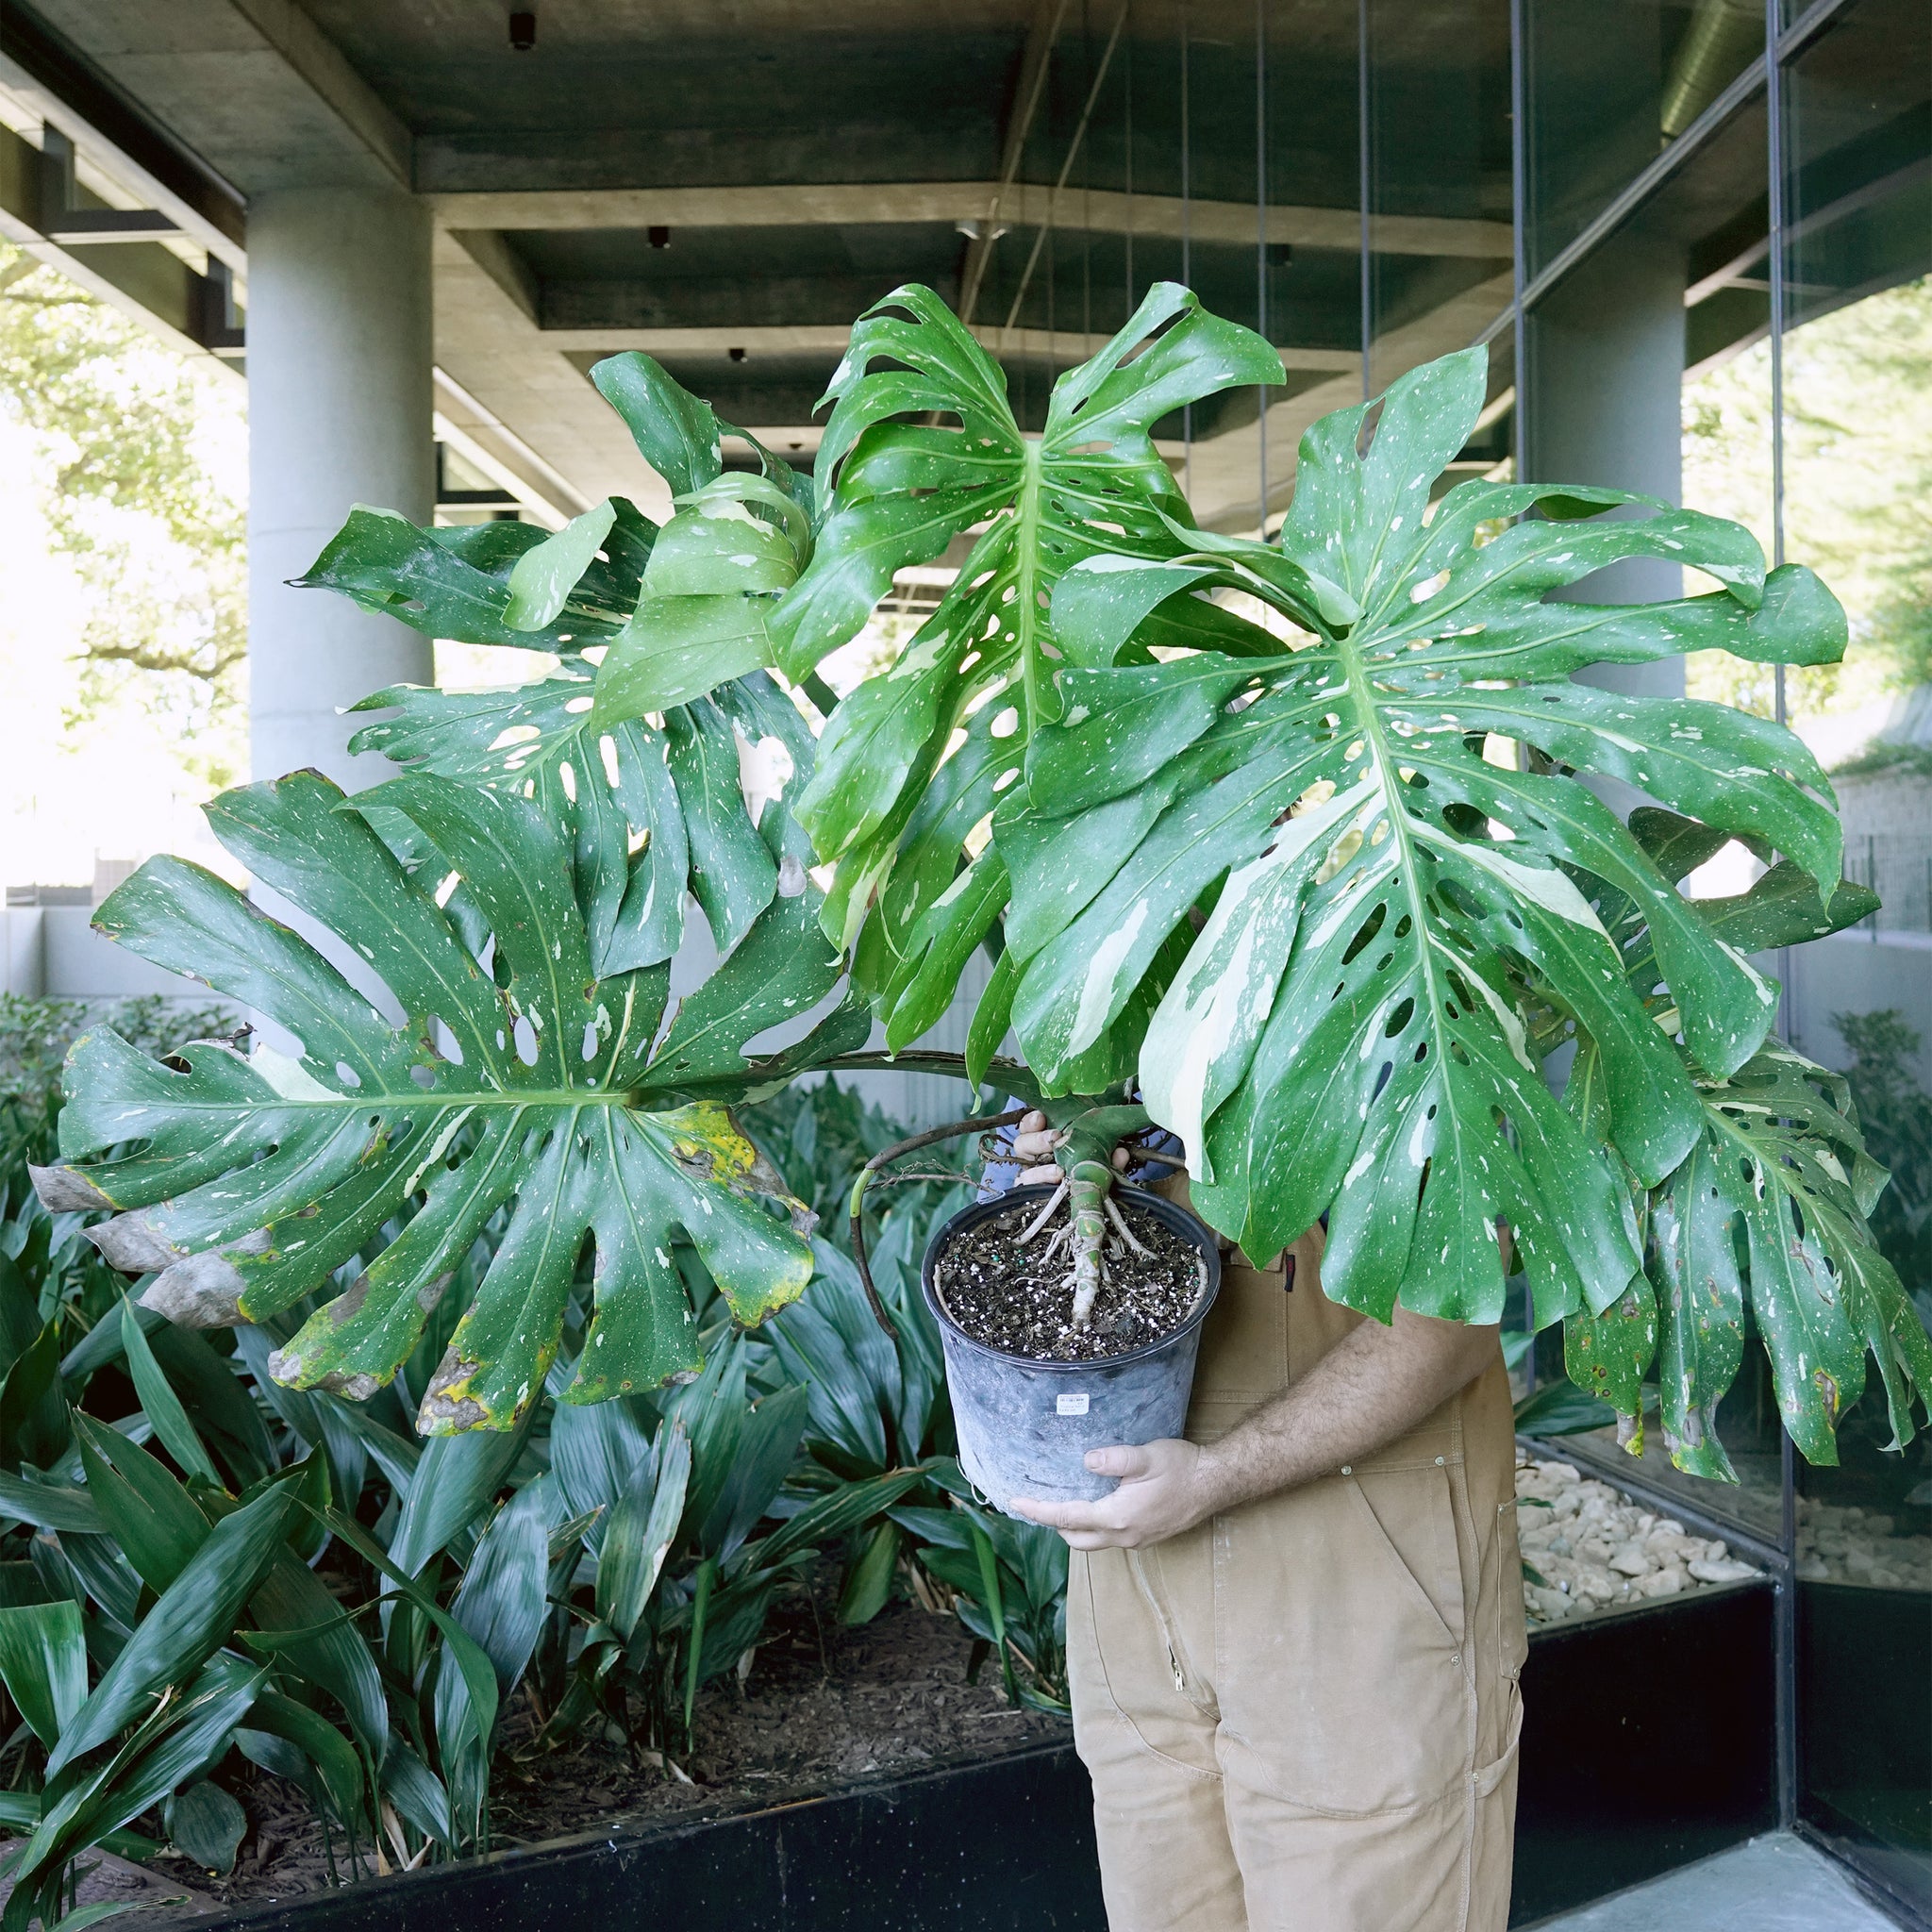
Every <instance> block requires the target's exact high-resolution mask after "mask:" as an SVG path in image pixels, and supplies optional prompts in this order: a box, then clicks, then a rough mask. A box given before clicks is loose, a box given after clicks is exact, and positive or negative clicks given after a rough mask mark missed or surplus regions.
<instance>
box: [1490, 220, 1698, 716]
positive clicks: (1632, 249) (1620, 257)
mask: <svg viewBox="0 0 1932 1932" xmlns="http://www.w3.org/2000/svg"><path fill="white" fill-rule="evenodd" d="M1527 338H1528V340H1527V342H1526V344H1525V346H1526V350H1527V358H1526V359H1527V361H1528V365H1529V368H1528V377H1529V380H1528V384H1527V391H1528V393H1527V397H1526V404H1525V413H1524V430H1525V438H1524V472H1525V474H1526V475H1527V477H1528V479H1529V480H1531V481H1532V482H1538V483H1591V484H1595V485H1596V486H1598V487H1599V488H1602V489H1611V490H1636V491H1642V492H1643V493H1644V494H1645V495H1646V496H1657V497H1661V498H1663V500H1664V501H1665V502H1666V503H1680V502H1682V500H1683V489H1684V460H1683V413H1682V412H1683V402H1682V391H1683V383H1684V246H1683V243H1682V242H1674V241H1672V240H1670V239H1669V238H1667V237H1655V236H1649V235H1645V234H1643V233H1641V232H1640V231H1637V230H1634V229H1626V230H1625V231H1624V233H1623V234H1620V235H1617V236H1613V237H1612V238H1611V239H1610V240H1609V241H1608V242H1606V243H1605V244H1604V245H1603V246H1602V247H1601V248H1599V249H1597V251H1596V252H1595V253H1594V254H1593V255H1592V256H1591V258H1590V259H1589V260H1587V261H1586V262H1584V263H1583V264H1582V265H1581V266H1580V267H1579V268H1578V269H1577V270H1576V271H1575V273H1574V275H1570V276H1569V277H1568V278H1567V279H1566V280H1565V281H1564V282H1563V283H1562V285H1561V286H1560V287H1559V288H1557V290H1555V291H1553V292H1552V293H1551V294H1550V295H1549V296H1547V297H1546V298H1545V299H1544V300H1543V301H1542V302H1541V303H1540V304H1539V305H1538V307H1537V308H1536V309H1535V311H1534V312H1533V313H1532V314H1531V316H1530V318H1529V324H1528V329H1527ZM1683 594H1684V573H1683V571H1682V570H1681V569H1680V568H1679V567H1678V566H1677V565H1675V564H1670V563H1665V562H1662V561H1661V560H1659V559H1657V558H1626V559H1625V560H1624V562H1622V563H1617V564H1613V565H1611V567H1610V568H1609V569H1608V570H1602V571H1598V572H1597V573H1596V574H1595V575H1593V576H1590V577H1586V578H1585V579H1584V580H1583V582H1582V583H1581V584H1579V585H1578V586H1577V587H1576V588H1575V589H1574V591H1571V592H1570V595H1571V597H1572V598H1574V600H1575V601H1576V602H1577V603H1580V604H1634V603H1640V602H1651V601H1655V600H1658V599H1663V598H1670V597H1681V596H1682V595H1683ZM1579 676H1580V677H1581V678H1582V680H1583V681H1584V682H1586V683H1589V684H1594V685H1600V686H1602V687H1603V688H1604V689H1606V690H1607V691H1630V692H1632V693H1639V692H1641V693H1646V694H1651V695H1656V696H1674V697H1682V696H1683V694H1684V660H1683V659H1682V658H1666V659H1665V660H1664V661H1663V662H1661V663H1657V664H1608V665H1605V666H1603V667H1602V668H1600V669H1596V670H1591V671H1587V672H1583V673H1580V674H1579Z"/></svg>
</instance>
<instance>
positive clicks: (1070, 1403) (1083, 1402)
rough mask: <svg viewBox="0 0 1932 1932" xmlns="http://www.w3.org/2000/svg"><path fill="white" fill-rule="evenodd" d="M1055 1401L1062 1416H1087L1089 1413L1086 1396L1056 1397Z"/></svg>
mask: <svg viewBox="0 0 1932 1932" xmlns="http://www.w3.org/2000/svg"><path fill="white" fill-rule="evenodd" d="M1055 1401H1056V1404H1057V1406H1058V1409H1059V1412H1060V1413H1061V1414H1062V1415H1085V1414H1086V1413H1087V1398H1086V1396H1084V1395H1061V1396H1058V1397H1056V1398H1055Z"/></svg>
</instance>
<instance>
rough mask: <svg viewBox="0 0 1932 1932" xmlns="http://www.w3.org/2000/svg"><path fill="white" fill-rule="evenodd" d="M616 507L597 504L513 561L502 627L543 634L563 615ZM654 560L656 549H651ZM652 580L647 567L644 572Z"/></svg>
mask: <svg viewBox="0 0 1932 1932" xmlns="http://www.w3.org/2000/svg"><path fill="white" fill-rule="evenodd" d="M616 519H617V506H616V505H615V504H614V503H612V502H611V500H610V499H609V498H608V496H607V497H606V498H605V499H604V501H603V502H602V503H600V504H597V505H595V506H594V507H593V508H590V509H587V510H586V511H585V512H584V513H583V515H582V516H578V517H573V518H572V519H571V520H570V522H569V523H567V524H566V525H564V526H563V528H562V529H560V530H554V531H552V532H551V534H550V535H549V536H547V537H545V538H544V539H543V541H541V543H533V544H531V546H530V547H529V549H527V550H525V552H524V554H523V555H522V556H521V557H519V558H517V560H516V563H515V565H514V566H513V568H512V569H511V571H510V574H509V602H508V605H507V606H506V607H505V608H504V613H503V621H504V623H505V624H506V625H508V626H509V628H510V629H511V630H521V631H532V630H542V629H544V628H545V627H546V626H547V625H550V624H552V623H554V622H555V621H556V619H557V617H558V615H559V613H560V612H561V611H562V609H563V607H564V605H565V603H566V602H567V601H568V599H569V597H570V593H571V592H572V591H574V590H575V589H576V585H577V579H578V578H579V577H581V576H582V575H583V574H584V573H585V571H587V570H588V569H589V568H590V566H591V563H592V562H593V561H594V560H595V558H596V556H597V551H598V547H599V546H600V545H601V544H602V543H603V541H604V540H605V538H606V537H608V535H609V534H610V526H611V525H612V524H613V523H614V522H615V521H616ZM653 554H654V555H655V554H656V553H655V546H654V548H653ZM644 574H645V575H646V576H648V575H650V566H649V565H648V564H647V565H646V566H645V569H644Z"/></svg>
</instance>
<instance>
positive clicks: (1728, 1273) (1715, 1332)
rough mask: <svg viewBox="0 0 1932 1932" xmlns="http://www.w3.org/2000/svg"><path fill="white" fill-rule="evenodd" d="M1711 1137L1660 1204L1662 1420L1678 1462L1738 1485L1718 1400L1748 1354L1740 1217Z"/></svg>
mask: <svg viewBox="0 0 1932 1932" xmlns="http://www.w3.org/2000/svg"><path fill="white" fill-rule="evenodd" d="M1715 1159H1716V1150H1715V1149H1714V1148H1713V1146H1712V1144H1711V1142H1710V1140H1709V1139H1708V1137H1707V1138H1706V1139H1705V1140H1703V1141H1699V1142H1698V1144H1697V1145H1696V1146H1695V1147H1693V1148H1692V1149H1691V1156H1690V1158H1689V1159H1688V1160H1686V1162H1685V1163H1684V1166H1683V1167H1682V1168H1681V1169H1680V1170H1679V1171H1678V1173H1677V1174H1674V1176H1673V1177H1672V1179H1671V1181H1670V1183H1669V1184H1668V1185H1667V1186H1666V1187H1664V1188H1663V1189H1661V1190H1659V1191H1658V1193H1657V1199H1656V1200H1655V1202H1654V1203H1653V1204H1652V1207H1651V1214H1650V1227H1651V1261H1650V1271H1651V1280H1652V1282H1653V1284H1654V1285H1655V1287H1656V1289H1657V1318H1658V1330H1659V1344H1660V1345H1659V1347H1658V1351H1657V1395H1658V1405H1659V1407H1660V1409H1661V1411H1662V1413H1661V1416H1660V1417H1659V1423H1660V1425H1661V1427H1662V1429H1663V1434H1664V1446H1665V1447H1666V1448H1667V1449H1668V1450H1669V1451H1670V1453H1671V1460H1672V1461H1673V1462H1674V1464H1675V1465H1676V1466H1677V1467H1678V1468H1679V1469H1681V1470H1683V1471H1685V1472H1686V1473H1687V1474H1691V1475H1701V1476H1708V1477H1710V1478H1712V1479H1713V1480H1715V1481H1719V1482H1729V1483H1734V1482H1736V1481H1737V1479H1738V1474H1737V1471H1736V1470H1734V1469H1733V1468H1732V1467H1731V1458H1730V1457H1728V1456H1727V1455H1726V1454H1725V1453H1724V1444H1723V1442H1722V1441H1719V1440H1718V1433H1717V1406H1718V1404H1719V1402H1721V1401H1722V1400H1723V1399H1724V1391H1726V1390H1727V1389H1729V1388H1730V1386H1731V1384H1732V1382H1733V1381H1735V1380H1736V1379H1737V1374H1738V1370H1739V1367H1740V1364H1741V1363H1742V1361H1743V1359H1744V1283H1743V1277H1742V1275H1741V1274H1740V1272H1739V1268H1738V1251H1737V1244H1736V1241H1735V1240H1734V1237H1733V1233H1732V1216H1731V1212H1730V1208H1729V1207H1728V1204H1727V1203H1726V1201H1725V1198H1724V1189H1723V1188H1722V1187H1721V1186H1720V1185H1719V1182H1718V1176H1717V1174H1716V1172H1715V1169H1714V1166H1713V1162H1714V1161H1715Z"/></svg>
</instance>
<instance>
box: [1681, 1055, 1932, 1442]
mask: <svg viewBox="0 0 1932 1932" xmlns="http://www.w3.org/2000/svg"><path fill="white" fill-rule="evenodd" d="M1698 1084H1699V1091H1700V1093H1701V1095H1702V1097H1703V1100H1704V1105H1705V1112H1706V1117H1707V1128H1706V1133H1705V1136H1704V1139H1703V1141H1702V1142H1701V1144H1700V1146H1699V1147H1698V1149H1697V1150H1696V1152H1695V1153H1694V1154H1693V1155H1692V1157H1691V1158H1690V1159H1689V1160H1687V1161H1686V1162H1685V1163H1684V1165H1683V1167H1682V1168H1680V1169H1679V1170H1678V1172H1677V1173H1676V1174H1673V1175H1672V1176H1671V1179H1670V1181H1669V1183H1668V1184H1667V1186H1666V1187H1665V1188H1664V1189H1663V1190H1662V1191H1661V1192H1660V1194H1659V1197H1658V1215H1659V1225H1658V1247H1659V1252H1660V1256H1661V1257H1662V1266H1663V1267H1664V1269H1665V1271H1666V1274H1667V1279H1669V1280H1671V1281H1672V1282H1673V1284H1676V1283H1677V1282H1681V1283H1682V1287H1681V1288H1680V1289H1678V1290H1677V1294H1678V1296H1679V1297H1680V1300H1681V1304H1682V1305H1683V1307H1685V1309H1686V1311H1687V1313H1690V1314H1691V1315H1692V1316H1693V1317H1702V1316H1704V1315H1705V1314H1706V1313H1707V1312H1708V1313H1709V1314H1710V1315H1713V1316H1715V1318H1716V1320H1715V1323H1714V1324H1713V1326H1714V1328H1715V1330H1716V1333H1715V1335H1714V1336H1708V1337H1707V1335H1706V1334H1705V1333H1703V1332H1698V1331H1696V1330H1692V1331H1691V1332H1687V1333H1685V1334H1682V1335H1680V1336H1675V1337H1674V1335H1673V1324H1672V1315H1673V1313H1674V1311H1673V1310H1672V1308H1671V1307H1670V1304H1669V1302H1668V1301H1667V1302H1666V1324H1665V1330H1664V1335H1665V1341H1664V1347H1665V1361H1666V1364H1667V1365H1670V1364H1671V1363H1672V1360H1673V1354H1674V1353H1675V1355H1676V1356H1677V1357H1681V1358H1682V1359H1683V1360H1684V1361H1685V1362H1686V1363H1687V1364H1688V1366H1689V1368H1690V1370H1691V1374H1690V1377H1689V1380H1688V1384H1686V1385H1685V1387H1684V1392H1682V1393H1680V1392H1679V1389H1678V1388H1677V1387H1674V1386H1673V1383H1674V1380H1676V1379H1677V1378H1676V1377H1674V1376H1670V1375H1667V1376H1666V1379H1665V1383H1664V1393H1665V1400H1666V1402H1667V1404H1670V1405H1672V1406H1671V1407H1667V1408H1666V1411H1665V1414H1666V1419H1667V1422H1669V1423H1670V1424H1671V1426H1672V1430H1673V1433H1674V1435H1676V1436H1677V1437H1678V1438H1679V1440H1680V1441H1682V1442H1683V1443H1684V1444H1685V1445H1686V1447H1687V1448H1688V1449H1689V1450H1690V1451H1691V1452H1697V1451H1700V1450H1703V1449H1705V1446H1706V1443H1707V1441H1714V1438H1713V1437H1712V1435H1711V1429H1710V1414H1711V1410H1712V1407H1714V1405H1715V1401H1716V1398H1717V1396H1718V1395H1721V1394H1722V1393H1723V1392H1724V1386H1726V1385H1727V1383H1728V1376H1727V1375H1724V1373H1723V1372H1724V1366H1725V1364H1726V1362H1727V1361H1728V1363H1729V1366H1730V1367H1732V1368H1733V1369H1735V1366H1736V1361H1735V1357H1734V1356H1733V1355H1732V1353H1731V1350H1730V1348H1729V1346H1728V1343H1727V1342H1726V1341H1725V1340H1724V1332H1723V1331H1724V1329H1725V1328H1726V1327H1728V1326H1729V1325H1730V1324H1731V1323H1732V1322H1733V1321H1734V1320H1735V1319H1736V1317H1735V1309H1736V1298H1737V1295H1738V1287H1737V1278H1738V1266H1737V1259H1736V1256H1737V1252H1738V1247H1739V1246H1740V1245H1741V1248H1742V1252H1743V1255H1744V1257H1745V1258H1744V1268H1745V1274H1746V1279H1747V1285H1748V1290H1749V1293H1750V1297H1751V1308H1752V1312H1753V1313H1754V1314H1755V1315H1756V1317H1757V1329H1758V1333H1759V1334H1760V1335H1761V1336H1762V1337H1763V1339H1764V1345H1765V1349H1766V1351H1767V1353H1768V1354H1769V1355H1770V1357H1771V1368H1772V1379H1773V1383H1774V1387H1775V1389H1776V1391H1777V1401H1778V1408H1779V1412H1780V1413H1781V1414H1782V1416H1783V1418H1784V1424H1785V1427H1786V1429H1787V1430H1788V1431H1789V1432H1790V1437H1791V1440H1792V1441H1794V1442H1796V1444H1797V1445H1798V1448H1799V1449H1800V1450H1801V1451H1802V1452H1803V1453H1804V1455H1805V1457H1806V1458H1807V1460H1808V1461H1810V1462H1813V1463H1818V1464H1824V1465H1832V1464H1836V1462H1837V1461H1838V1445H1837V1440H1836V1428H1837V1424H1838V1420H1839V1418H1840V1416H1841V1415H1842V1414H1843V1413H1844V1411H1845V1409H1847V1408H1848V1407H1850V1406H1851V1405H1852V1404H1853V1403H1854V1402H1856V1401H1857V1398H1858V1395H1859V1393H1860V1392H1861V1391H1862V1390H1863V1388H1864V1386H1865V1357H1866V1354H1867V1352H1868V1351H1869V1352H1870V1354H1871V1355H1872V1357H1874V1360H1875V1361H1876V1362H1877V1364H1878V1371H1879V1376H1880V1379H1881V1381H1882V1383H1883V1385H1884V1389H1885V1396H1886V1403H1887V1407H1888V1410H1889V1413H1890V1423H1891V1427H1892V1431H1893V1437H1894V1440H1895V1441H1896V1443H1897V1444H1898V1446H1900V1447H1903V1446H1904V1445H1905V1444H1907V1443H1908V1442H1909V1441H1911V1440H1912V1437H1913V1435H1914V1433H1915V1432H1916V1425H1915V1423H1914V1419H1913V1405H1914V1401H1915V1400H1916V1401H1917V1403H1918V1404H1919V1405H1920V1406H1921V1407H1924V1406H1925V1405H1926V1403H1927V1401H1928V1397H1932V1339H1928V1337H1927V1335H1926V1333H1925V1329H1924V1324H1923V1323H1922V1322H1921V1321H1920V1319H1919V1316H1918V1313H1917V1311H1916V1309H1915V1308H1914V1307H1913V1306H1912V1303H1911V1300H1910V1297H1909V1296H1908V1295H1907V1293H1906V1291H1905V1289H1904V1287H1903V1286H1902V1284H1901V1283H1900V1281H1899V1279H1898V1276H1897V1274H1896V1273H1895V1272H1894V1271H1893V1269H1892V1267H1891V1265H1890V1262H1888V1261H1887V1260H1886V1259H1885V1257H1883V1256H1882V1255H1881V1254H1880V1253H1879V1252H1878V1248H1877V1244H1876V1243H1875V1242H1874V1241H1873V1239H1872V1234H1871V1230H1870V1228H1869V1227H1868V1226H1867V1225H1866V1222H1865V1216H1866V1215H1867V1214H1868V1213H1869V1212H1870V1210H1871V1208H1872V1207H1873V1206H1874V1203H1875V1202H1876V1200H1877V1197H1878V1191H1879V1190H1880V1188H1881V1187H1883V1185H1884V1183H1885V1178H1886V1175H1885V1171H1884V1169H1882V1168H1881V1167H1879V1166H1878V1165H1877V1163H1876V1162H1875V1161H1874V1160H1873V1159H1872V1158H1871V1156H1870V1155H1869V1154H1867V1153H1866V1152H1865V1146H1864V1141H1863V1138H1862V1136H1861V1135H1860V1134H1859V1131H1858V1124H1857V1114H1856V1112H1855V1110H1854V1108H1853V1107H1852V1104H1851V1093H1850V1089H1849V1088H1848V1087H1847V1085H1846V1083H1845V1080H1844V1078H1843V1076H1842V1075H1841V1074H1834V1073H1831V1072H1829V1071H1827V1070H1826V1069H1825V1068H1824V1067H1819V1066H1815V1065H1813V1064H1812V1063H1811V1062H1810V1061H1808V1060H1806V1059H1804V1058H1801V1057H1800V1056H1799V1055H1797V1054H1795V1053H1793V1052H1791V1051H1790V1048H1788V1047H1784V1046H1779V1045H1776V1044H1773V1045H1771V1046H1768V1047H1766V1048H1765V1049H1764V1050H1763V1051H1762V1052H1761V1053H1759V1054H1758V1055H1757V1056H1756V1058H1753V1059H1752V1060H1751V1061H1750V1062H1749V1064H1748V1065H1746V1066H1744V1067H1743V1068H1741V1069H1740V1070H1739V1072H1737V1073H1736V1074H1733V1075H1732V1076H1731V1077H1730V1078H1729V1079H1728V1080H1724V1081H1717V1080H1707V1081H1700V1082H1699V1083H1698ZM1740 1230H1741V1233H1742V1237H1743V1239H1742V1241H1741V1244H1740V1243H1739V1242H1738V1234H1739V1232H1740ZM1713 1344H1714V1355H1713V1356H1712V1357H1708V1358H1707V1353H1706V1351H1707V1348H1711V1347H1713ZM1721 1376H1722V1378H1723V1379H1722V1380H1721V1379H1720V1377H1721ZM1700 1397H1701V1398H1702V1399H1701V1400H1700V1399H1697V1398H1700ZM1680 1417H1681V1418H1683V1420H1679V1418H1680ZM1693 1417H1694V1421H1693V1420H1691V1418H1693ZM1678 1453H1679V1455H1680V1456H1682V1454H1683V1452H1682V1451H1679V1452H1678ZM1716 1454H1717V1456H1718V1457H1721V1456H1722V1451H1721V1450H1718V1451H1717V1452H1716ZM1698 1459H1699V1458H1698V1457H1696V1456H1695V1454H1694V1453H1693V1455H1692V1456H1691V1457H1690V1458H1689V1459H1687V1460H1686V1461H1685V1463H1684V1466H1686V1467H1690V1468H1692V1469H1697V1464H1698ZM1712 1459H1713V1460H1714V1459H1715V1458H1712ZM1698 1473H1700V1474H1702V1473H1707V1472H1706V1471H1704V1470H1698ZM1708 1473H1713V1474H1722V1473H1723V1472H1722V1471H1719V1470H1715V1469H1712V1470H1710V1471H1709V1472H1708Z"/></svg>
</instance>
